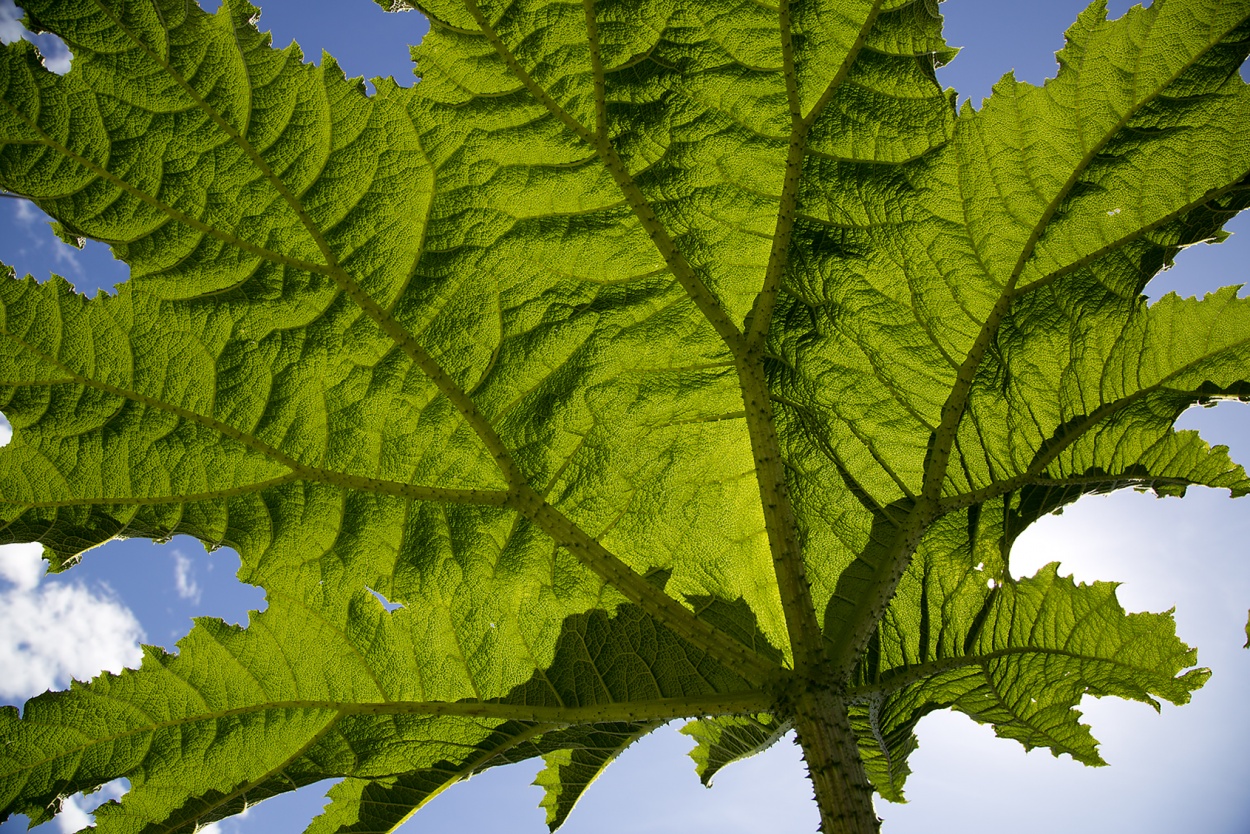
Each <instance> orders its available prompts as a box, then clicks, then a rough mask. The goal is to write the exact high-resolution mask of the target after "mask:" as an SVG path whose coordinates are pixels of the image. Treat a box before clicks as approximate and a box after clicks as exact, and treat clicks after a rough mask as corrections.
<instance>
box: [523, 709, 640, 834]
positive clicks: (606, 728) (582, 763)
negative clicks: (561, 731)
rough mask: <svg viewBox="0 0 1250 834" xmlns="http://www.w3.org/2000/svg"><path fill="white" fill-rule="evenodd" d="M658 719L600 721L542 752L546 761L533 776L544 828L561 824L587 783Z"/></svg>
mask: <svg viewBox="0 0 1250 834" xmlns="http://www.w3.org/2000/svg"><path fill="white" fill-rule="evenodd" d="M661 724H662V722H658V721H651V722H640V723H635V724H602V725H598V726H596V727H594V728H591V729H589V730H588V731H586V732H584V733H582V734H581V735H582V739H581V743H580V744H578V745H577V746H564V745H561V747H560V748H559V749H557V750H555V751H554V752H552V753H548V754H547V755H545V756H543V761H544V762H546V767H544V768H543V769H542V770H541V771H540V772H539V774H538V777H537V778H536V779H535V780H534V784H535V785H538V786H539V787H541V788H542V789H543V800H542V802H541V803H540V805H541V807H543V808H545V809H546V811H547V828H549V829H550V830H552V831H555V830H556V829H557V828H559V827H560V826H562V825H564V821H565V820H566V819H568V816H569V812H570V811H572V810H573V806H574V805H576V804H577V800H579V799H581V796H582V794H583V793H585V791H586V789H587V788H588V787H590V783H591V782H593V781H595V780H596V779H598V778H599V774H600V773H602V772H603V771H604V769H605V768H606V767H607V766H608V765H610V764H611V763H612V762H613V761H614V760H615V759H616V757H617V756H619V755H620V754H621V753H623V752H625V748H627V747H629V746H630V745H631V744H633V743H634V742H635V741H637V740H638V739H640V738H642V737H643V736H645V735H647V734H648V733H650V732H651V731H652V730H655V729H657V728H658V727H660V726H661Z"/></svg>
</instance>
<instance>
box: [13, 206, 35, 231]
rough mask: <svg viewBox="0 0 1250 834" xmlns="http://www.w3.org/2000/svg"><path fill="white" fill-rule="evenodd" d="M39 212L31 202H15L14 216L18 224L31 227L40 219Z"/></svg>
mask: <svg viewBox="0 0 1250 834" xmlns="http://www.w3.org/2000/svg"><path fill="white" fill-rule="evenodd" d="M39 214H40V212H39V210H38V209H36V208H35V204H34V203H32V202H31V201H30V200H14V201H13V216H14V217H15V218H16V219H17V222H18V223H21V224H22V225H23V226H30V225H32V224H34V222H35V221H36V220H38V219H39Z"/></svg>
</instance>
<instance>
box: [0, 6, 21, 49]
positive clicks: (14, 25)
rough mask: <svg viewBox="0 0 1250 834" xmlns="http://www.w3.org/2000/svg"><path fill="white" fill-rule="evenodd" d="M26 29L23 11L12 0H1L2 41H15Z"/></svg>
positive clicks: (0, 31) (0, 28)
mask: <svg viewBox="0 0 1250 834" xmlns="http://www.w3.org/2000/svg"><path fill="white" fill-rule="evenodd" d="M25 31H26V30H25V28H24V27H23V26H22V22H21V12H19V11H18V10H17V7H16V6H14V5H13V3H12V0H0V43H13V41H15V40H17V39H18V38H20V37H21V36H22V33H23V32H25Z"/></svg>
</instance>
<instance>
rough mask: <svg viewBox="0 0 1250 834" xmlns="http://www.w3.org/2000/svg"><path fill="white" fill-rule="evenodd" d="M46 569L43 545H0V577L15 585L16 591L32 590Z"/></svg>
mask: <svg viewBox="0 0 1250 834" xmlns="http://www.w3.org/2000/svg"><path fill="white" fill-rule="evenodd" d="M46 571H47V567H46V565H45V563H44V561H43V545H41V544H38V543H31V544H10V545H5V546H3V547H0V578H3V579H5V580H6V581H8V582H9V583H10V584H12V585H13V586H15V589H16V590H17V591H29V590H32V589H33V588H34V587H35V586H36V585H38V584H39V580H40V579H42V578H43V575H44V573H45V572H46Z"/></svg>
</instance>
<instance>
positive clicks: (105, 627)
mask: <svg viewBox="0 0 1250 834" xmlns="http://www.w3.org/2000/svg"><path fill="white" fill-rule="evenodd" d="M38 553H39V546H38V545H5V546H0V576H2V577H3V579H4V580H5V581H6V584H7V585H8V586H9V587H0V669H3V670H4V675H3V676H0V698H4V699H6V700H23V699H26V698H29V697H31V696H32V695H37V694H39V693H40V692H43V691H44V690H46V689H53V688H61V687H65V686H67V685H68V684H69V681H70V679H71V678H73V679H77V680H87V679H90V678H92V677H95V676H96V675H98V674H100V672H102V671H106V670H107V671H110V672H120V671H121V670H122V668H123V667H125V666H137V665H138V664H139V661H140V660H142V657H143V654H142V652H141V651H140V649H139V641H141V640H142V639H143V629H142V627H141V626H140V625H139V621H138V620H137V619H136V618H135V615H134V614H133V613H132V612H131V610H130V609H129V608H127V607H126V606H125V605H124V604H123V603H122V602H121V601H119V600H118V599H116V598H115V597H114V596H113V595H112V594H111V593H109V592H108V591H107V589H105V590H99V591H98V590H94V589H91V588H88V587H86V586H85V585H82V584H81V583H73V584H70V583H57V584H43V583H42V582H41V579H42V570H43V567H42V562H41V561H40V560H38Z"/></svg>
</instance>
